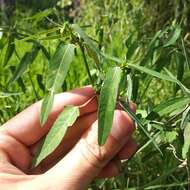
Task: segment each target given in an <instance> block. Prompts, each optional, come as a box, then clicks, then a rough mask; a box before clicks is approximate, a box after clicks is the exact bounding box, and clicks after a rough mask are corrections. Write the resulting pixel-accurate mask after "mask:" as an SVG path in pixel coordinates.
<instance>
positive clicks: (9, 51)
mask: <svg viewBox="0 0 190 190" xmlns="http://www.w3.org/2000/svg"><path fill="white" fill-rule="evenodd" d="M14 50H15V44H14V38H13V37H10V38H9V42H8V46H7V50H6V53H5V57H4V63H3V65H4V66H6V65H7V63H8V62H9V60H10V58H11V56H12V55H13V53H14Z"/></svg>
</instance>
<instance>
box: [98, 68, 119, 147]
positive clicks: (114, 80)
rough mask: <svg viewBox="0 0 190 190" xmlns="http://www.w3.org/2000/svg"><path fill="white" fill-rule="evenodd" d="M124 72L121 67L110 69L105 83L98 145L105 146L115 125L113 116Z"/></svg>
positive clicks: (99, 119)
mask: <svg viewBox="0 0 190 190" xmlns="http://www.w3.org/2000/svg"><path fill="white" fill-rule="evenodd" d="M121 75H122V70H121V69H120V68H119V67H111V68H109V69H108V72H107V74H106V78H105V81H104V83H103V86H102V89H101V92H100V100H99V108H98V144H99V145H103V144H104V143H105V142H106V139H107V137H108V135H109V133H110V130H111V127H112V124H113V115H114V110H115V106H116V100H117V95H118V90H119V84H120V80H121Z"/></svg>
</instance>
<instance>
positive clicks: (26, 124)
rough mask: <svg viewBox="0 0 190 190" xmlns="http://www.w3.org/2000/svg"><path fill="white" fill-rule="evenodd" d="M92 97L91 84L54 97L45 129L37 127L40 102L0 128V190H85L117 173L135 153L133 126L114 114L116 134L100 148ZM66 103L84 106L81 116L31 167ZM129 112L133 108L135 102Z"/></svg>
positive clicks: (113, 132) (81, 108) (125, 117)
mask: <svg viewBox="0 0 190 190" xmlns="http://www.w3.org/2000/svg"><path fill="white" fill-rule="evenodd" d="M93 96H95V94H94V92H93V90H92V88H91V87H90V86H87V87H84V88H80V89H75V90H73V91H70V92H65V93H61V94H58V95H56V96H55V100H54V105H53V109H52V112H51V113H50V116H49V118H48V121H47V122H46V124H45V126H44V127H43V128H42V127H41V126H40V123H39V115H40V106H41V101H40V102H37V103H35V104H33V105H32V106H30V107H29V108H27V109H26V110H24V111H23V112H21V113H19V114H18V115H17V116H15V117H14V118H12V119H11V120H9V121H8V122H7V123H5V124H4V125H3V126H1V127H0V189H1V190H13V189H14V190H17V189H18V190H22V189H23V190H26V189H27V190H47V189H51V190H54V189H55V190H82V189H85V188H87V187H88V185H89V184H90V182H91V181H92V180H93V179H94V178H96V177H99V178H106V177H113V176H116V175H118V174H119V168H120V164H121V160H124V159H128V158H129V157H130V156H131V155H132V154H133V153H134V152H135V150H136V143H135V141H134V140H133V139H132V133H133V131H134V129H135V126H134V123H133V121H132V120H131V119H130V118H129V116H128V115H127V114H126V113H125V112H124V111H121V110H116V111H115V113H114V121H113V127H112V131H111V133H110V135H109V137H108V139H107V141H106V143H105V145H103V146H101V147H99V146H98V143H97V127H98V126H97V100H96V98H93V99H92V100H91V101H89V102H88V103H85V102H87V101H88V100H89V99H90V98H92V97H93ZM65 105H77V106H80V117H79V118H78V119H77V121H76V122H75V124H74V126H72V127H70V128H69V129H68V131H67V133H66V135H65V137H64V139H63V140H62V142H61V144H60V145H59V147H58V148H57V149H56V150H55V151H54V152H53V153H52V154H51V155H49V156H48V157H47V158H46V159H44V160H43V161H42V163H41V164H40V165H39V166H38V167H37V168H35V169H31V161H32V158H33V156H34V155H35V153H36V151H37V149H38V147H39V146H40V142H41V140H42V139H43V137H44V136H45V135H46V134H47V133H48V131H49V129H50V127H51V126H52V124H53V122H54V121H55V119H56V117H57V116H58V114H59V113H60V112H61V111H62V110H63V107H64V106H65ZM81 105H82V106H81ZM131 109H132V110H133V111H134V110H135V106H134V105H133V104H131ZM55 140H56V139H55Z"/></svg>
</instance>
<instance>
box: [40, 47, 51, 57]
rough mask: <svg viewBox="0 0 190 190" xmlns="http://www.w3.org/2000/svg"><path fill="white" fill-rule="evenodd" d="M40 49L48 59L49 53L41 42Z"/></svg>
mask: <svg viewBox="0 0 190 190" xmlns="http://www.w3.org/2000/svg"><path fill="white" fill-rule="evenodd" d="M40 49H41V50H42V53H43V54H44V55H45V56H46V58H47V59H48V60H50V58H51V56H50V53H49V52H48V50H47V49H46V48H45V47H44V46H43V45H42V44H40Z"/></svg>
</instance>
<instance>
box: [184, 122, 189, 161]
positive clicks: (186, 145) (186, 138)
mask: <svg viewBox="0 0 190 190" xmlns="http://www.w3.org/2000/svg"><path fill="white" fill-rule="evenodd" d="M183 135H184V145H183V149H182V157H183V158H184V159H186V158H187V153H188V152H189V147H190V122H188V123H187V125H186V127H185V129H184V134H183Z"/></svg>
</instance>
